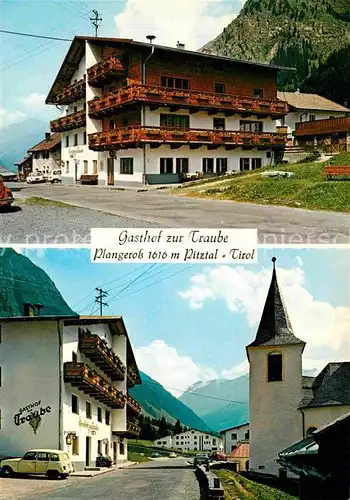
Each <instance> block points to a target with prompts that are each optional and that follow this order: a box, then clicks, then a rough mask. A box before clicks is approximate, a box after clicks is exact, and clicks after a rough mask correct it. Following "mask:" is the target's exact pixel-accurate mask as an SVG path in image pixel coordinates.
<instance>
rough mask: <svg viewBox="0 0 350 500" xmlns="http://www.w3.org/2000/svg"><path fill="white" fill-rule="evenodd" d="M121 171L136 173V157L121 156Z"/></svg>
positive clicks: (123, 172)
mask: <svg viewBox="0 0 350 500" xmlns="http://www.w3.org/2000/svg"><path fill="white" fill-rule="evenodd" d="M120 173H121V174H127V175H133V173H134V158H120Z"/></svg>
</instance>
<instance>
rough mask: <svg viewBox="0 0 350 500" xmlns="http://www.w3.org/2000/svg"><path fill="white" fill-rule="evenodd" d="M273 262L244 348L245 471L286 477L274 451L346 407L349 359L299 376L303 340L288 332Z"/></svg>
mask: <svg viewBox="0 0 350 500" xmlns="http://www.w3.org/2000/svg"><path fill="white" fill-rule="evenodd" d="M275 261H276V259H275V258H273V272H272V278H271V283H270V287H269V290H268V292H267V297H266V302H265V305H264V309H263V311H262V315H261V319H260V323H259V327H258V330H257V333H256V337H255V339H254V340H253V341H252V342H251V343H250V344H249V345H248V346H247V348H246V349H247V356H248V361H249V418H250V470H252V471H255V472H258V473H262V474H273V475H281V476H285V475H287V471H285V470H284V469H283V468H282V467H281V466H280V465H279V464H278V463H277V462H276V460H277V459H278V454H279V453H280V452H281V451H282V450H284V449H286V448H287V447H289V446H290V445H291V444H293V443H295V442H298V441H299V440H301V439H303V438H305V437H307V436H308V435H310V434H311V433H312V432H313V431H315V430H316V429H317V428H319V427H321V426H322V425H325V424H327V423H329V422H331V421H332V420H334V419H336V418H337V417H340V416H341V415H344V414H345V413H347V412H349V411H350V384H349V381H350V362H339V363H328V364H327V365H326V366H325V368H323V370H321V372H320V373H319V374H318V375H317V376H315V377H310V376H303V373H302V354H303V351H304V348H305V345H306V343H305V342H304V341H303V340H301V339H300V338H298V337H296V335H295V334H294V332H293V328H292V324H291V321H290V319H289V316H288V313H287V309H286V306H285V304H284V301H283V298H282V294H281V291H280V288H279V285H278V282H277V273H276V268H275ZM315 335H317V332H315ZM288 474H289V473H288Z"/></svg>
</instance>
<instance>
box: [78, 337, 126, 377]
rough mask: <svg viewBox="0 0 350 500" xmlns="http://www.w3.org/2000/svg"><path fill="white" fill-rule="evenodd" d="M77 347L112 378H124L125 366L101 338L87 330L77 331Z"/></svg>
mask: <svg viewBox="0 0 350 500" xmlns="http://www.w3.org/2000/svg"><path fill="white" fill-rule="evenodd" d="M79 349H80V351H81V352H82V353H84V354H85V356H86V357H87V358H89V359H90V360H91V361H92V362H93V363H95V365H96V366H98V367H99V368H100V369H101V370H102V371H104V373H105V374H106V375H107V376H108V377H110V378H111V379H112V380H124V378H125V372H126V367H125V365H124V364H123V362H122V361H121V359H120V358H119V356H118V355H117V354H115V353H114V352H113V351H112V349H110V348H109V347H108V345H107V343H106V341H104V340H103V339H101V338H100V337H99V336H98V335H95V334H93V333H91V332H90V331H89V330H85V331H84V330H83V331H81V332H80V333H79Z"/></svg>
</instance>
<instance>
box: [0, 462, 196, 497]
mask: <svg viewBox="0 0 350 500" xmlns="http://www.w3.org/2000/svg"><path fill="white" fill-rule="evenodd" d="M199 498H200V492H199V486H198V482H197V480H196V478H195V475H194V470H193V468H191V467H190V466H189V465H188V464H187V462H186V461H185V460H184V459H166V460H164V459H163V460H155V461H152V462H146V463H144V464H139V465H136V466H133V467H130V468H128V469H119V470H116V471H114V472H108V473H106V474H103V475H100V476H95V477H86V478H85V477H84V478H81V477H71V478H69V479H67V480H66V481H62V480H61V481H60V480H58V481H50V480H48V479H45V478H43V479H39V478H33V479H22V478H9V479H7V478H6V479H0V499H2V500H22V499H23V500H24V499H25V500H80V499H81V500H95V499H96V500H98V499H101V500H102V499H103V500H138V499H142V500H199Z"/></svg>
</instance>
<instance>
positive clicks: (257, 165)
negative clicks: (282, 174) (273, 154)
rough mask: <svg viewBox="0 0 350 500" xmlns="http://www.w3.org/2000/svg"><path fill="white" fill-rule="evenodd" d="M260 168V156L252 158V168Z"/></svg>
mask: <svg viewBox="0 0 350 500" xmlns="http://www.w3.org/2000/svg"><path fill="white" fill-rule="evenodd" d="M256 168H261V158H252V170H255V169H256Z"/></svg>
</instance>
